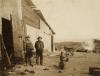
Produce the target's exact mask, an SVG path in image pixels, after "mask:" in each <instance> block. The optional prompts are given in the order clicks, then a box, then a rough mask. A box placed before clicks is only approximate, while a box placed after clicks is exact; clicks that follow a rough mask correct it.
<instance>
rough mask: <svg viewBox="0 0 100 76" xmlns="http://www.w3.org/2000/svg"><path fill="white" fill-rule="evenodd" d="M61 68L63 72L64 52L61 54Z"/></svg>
mask: <svg viewBox="0 0 100 76" xmlns="http://www.w3.org/2000/svg"><path fill="white" fill-rule="evenodd" d="M59 68H60V69H62V70H63V69H64V55H63V52H61V55H60V63H59Z"/></svg>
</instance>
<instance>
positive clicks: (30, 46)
mask: <svg viewBox="0 0 100 76" xmlns="http://www.w3.org/2000/svg"><path fill="white" fill-rule="evenodd" d="M25 43H26V54H25V61H26V64H27V63H29V64H30V65H31V66H33V65H32V62H31V58H32V56H33V52H32V51H33V50H34V47H33V44H32V42H31V41H30V37H29V36H26V42H25Z"/></svg>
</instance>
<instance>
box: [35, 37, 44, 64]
mask: <svg viewBox="0 0 100 76" xmlns="http://www.w3.org/2000/svg"><path fill="white" fill-rule="evenodd" d="M37 39H38V41H36V42H35V48H36V64H39V61H40V65H43V49H44V43H43V41H42V37H40V36H39V37H38V38H37ZM39 58H40V60H39Z"/></svg>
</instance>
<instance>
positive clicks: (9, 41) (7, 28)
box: [2, 18, 14, 58]
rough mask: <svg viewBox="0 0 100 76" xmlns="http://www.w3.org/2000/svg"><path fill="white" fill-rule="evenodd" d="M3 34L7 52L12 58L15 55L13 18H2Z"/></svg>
mask: <svg viewBox="0 0 100 76" xmlns="http://www.w3.org/2000/svg"><path fill="white" fill-rule="evenodd" d="M2 36H3V41H4V45H5V47H6V50H7V53H8V55H9V57H10V58H11V57H12V56H14V48H13V32H12V20H8V19H5V18H2Z"/></svg>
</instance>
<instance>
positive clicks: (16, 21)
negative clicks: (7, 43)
mask: <svg viewBox="0 0 100 76" xmlns="http://www.w3.org/2000/svg"><path fill="white" fill-rule="evenodd" d="M19 1H20V0H2V2H1V3H0V5H1V7H2V12H0V13H1V17H0V19H1V18H2V17H3V18H6V19H9V20H12V27H13V29H12V30H13V43H14V55H15V57H22V55H23V54H22V52H23V44H22V43H23V42H22V39H21V38H19V36H22V35H23V34H22V33H23V32H22V31H23V30H22V28H23V26H22V22H21V20H20V17H19V15H18V10H19V9H18V7H19V6H18V2H19ZM1 23H2V22H1ZM1 26H2V25H1Z"/></svg>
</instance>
